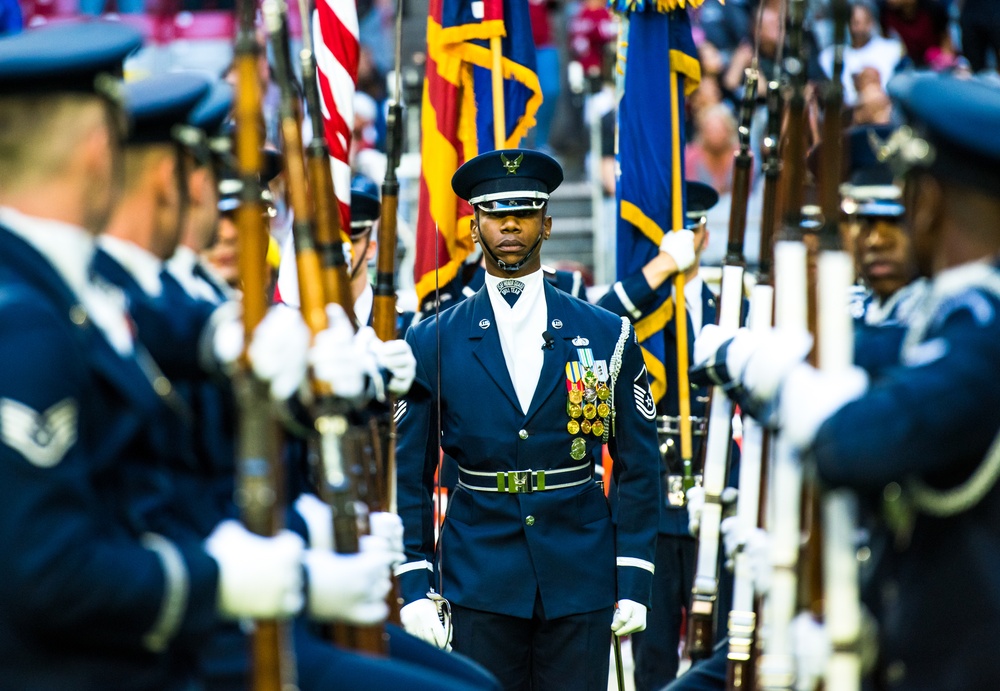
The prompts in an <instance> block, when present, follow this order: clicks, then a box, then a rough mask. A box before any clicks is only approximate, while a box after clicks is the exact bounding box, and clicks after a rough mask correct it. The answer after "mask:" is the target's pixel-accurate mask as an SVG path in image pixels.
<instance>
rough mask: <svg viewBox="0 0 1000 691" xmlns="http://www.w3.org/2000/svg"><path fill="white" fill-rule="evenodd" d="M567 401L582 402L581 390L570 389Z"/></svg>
mask: <svg viewBox="0 0 1000 691" xmlns="http://www.w3.org/2000/svg"><path fill="white" fill-rule="evenodd" d="M569 402H570V403H573V404H580V403H582V402H583V392H582V391H580V389H572V390H571V391H570V392H569Z"/></svg>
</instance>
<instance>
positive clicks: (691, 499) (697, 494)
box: [684, 486, 705, 537]
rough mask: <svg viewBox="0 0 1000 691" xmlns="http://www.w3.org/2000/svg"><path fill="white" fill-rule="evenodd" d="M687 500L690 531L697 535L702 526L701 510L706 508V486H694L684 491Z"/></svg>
mask: <svg viewBox="0 0 1000 691" xmlns="http://www.w3.org/2000/svg"><path fill="white" fill-rule="evenodd" d="M684 497H685V499H686V500H687V510H688V532H689V533H691V534H692V535H694V536H695V537H697V535H698V529H699V528H700V527H701V512H702V509H704V508H705V488H704V487H698V486H695V487H692V488H691V489H689V490H688V491H687V492H685V493H684Z"/></svg>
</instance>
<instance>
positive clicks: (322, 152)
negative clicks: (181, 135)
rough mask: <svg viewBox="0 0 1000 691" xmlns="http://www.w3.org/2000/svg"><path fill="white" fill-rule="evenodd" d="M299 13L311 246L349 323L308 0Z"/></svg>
mask: <svg viewBox="0 0 1000 691" xmlns="http://www.w3.org/2000/svg"><path fill="white" fill-rule="evenodd" d="M299 12H300V16H301V17H302V50H301V52H300V54H299V55H300V63H301V66H302V83H303V92H304V94H305V100H306V106H307V109H308V111H309V120H310V123H311V125H312V139H311V140H310V141H309V145H308V146H307V147H306V150H305V151H306V161H307V163H308V166H307V172H308V177H309V183H310V185H311V189H312V191H313V197H312V199H313V204H314V207H315V211H316V217H315V218H316V223H315V226H314V227H315V234H316V238H315V245H316V252H317V253H318V255H319V261H320V266H321V267H322V285H323V293H324V294H325V296H326V302H327V303H328V304H329V303H333V304H337V305H340V306H341V307H342V308H343V310H344V312H346V313H347V317H348V319H350V320H351V322H352V323H353V322H354V321H355V319H356V317H355V315H354V298H353V297H352V295H351V277H350V272H349V269H348V266H347V260H346V258H345V256H344V244H345V243H349V242H350V237H349V236H348V235H347V234H346V233H344V230H343V221H342V219H341V217H340V204H339V202H338V201H337V195H336V193H335V188H334V184H333V172H332V170H331V168H330V145H329V142H328V141H327V139H326V130H325V129H324V125H323V113H322V109H321V105H320V99H319V87H318V86H317V84H316V53H315V50H314V49H313V44H312V34H311V28H312V22H311V21H310V19H311V18H312V12H311V11H310V8H309V0H299Z"/></svg>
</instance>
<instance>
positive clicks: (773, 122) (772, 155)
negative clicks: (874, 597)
mask: <svg viewBox="0 0 1000 691" xmlns="http://www.w3.org/2000/svg"><path fill="white" fill-rule="evenodd" d="M776 71H780V66H778V65H776ZM779 76H780V75H779V74H776V75H775V76H774V77H773V78H772V80H771V81H769V82H768V85H767V113H768V121H767V133H766V135H765V137H764V142H763V146H762V147H761V148H762V151H761V153H762V158H763V160H762V164H761V168H762V170H763V172H764V191H763V195H762V197H763V199H762V210H761V225H760V246H759V252H758V258H759V259H758V261H759V265H760V267H759V271H758V274H757V282H756V283H755V284H754V287H753V288H752V290H751V292H750V319H749V323H748V327H749V328H750V330H751V331H766V330H768V329H770V328H771V326H772V323H773V318H774V286H773V284H772V278H771V267H772V265H773V262H774V258H773V250H774V246H773V238H774V224H775V219H776V216H775V202H776V196H777V186H778V181H779V176H780V174H781V158H780V156H779V155H778V143H779V137H780V129H781V93H780V90H779V86H778V77H779ZM769 450H770V435H769V434H768V432H767V430H766V429H765V428H764V426H763V425H761V424H760V423H759V422H757V420H755V419H754V418H753V417H751V416H750V415H747V414H744V415H743V445H742V447H741V451H740V477H739V488H740V493H739V498H738V500H737V504H736V519H737V521H738V522H739V526H740V528H739V529H740V531H741V535H744V536H745V535H749V533H750V530H751V529H752V528H754V527H755V526H760V527H762V528H766V521H765V517H764V513H765V511H764V509H765V507H766V502H767V492H766V488H767V479H768V476H769V473H768V471H767V468H768V463H767V459H768V456H769ZM733 567H734V568H733V609H732V611H731V612H730V614H729V653H728V666H727V671H726V688H727V689H729V690H730V691H733V690H736V689H739V690H741V691H742V690H743V689H753V688H756V666H755V663H756V660H757V656H758V654H759V648H760V646H759V641H760V631H761V619H762V618H761V617H760V616H759V615H760V607H759V602H758V598H756V597H755V593H754V589H753V585H754V584H753V579H752V573H751V564H750V562H749V556H748V555H747V554H746V552H745V551H744V550H743V548H742V546H741V547H740V548H739V549H738V550H737V552H736V554H735V555H734V556H733Z"/></svg>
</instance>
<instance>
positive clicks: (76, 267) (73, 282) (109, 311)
mask: <svg viewBox="0 0 1000 691" xmlns="http://www.w3.org/2000/svg"><path fill="white" fill-rule="evenodd" d="M0 223H2V224H3V225H4V226H6V227H7V228H8V229H9V230H11V232H13V233H14V234H15V235H17V236H18V237H20V238H22V239H23V240H24V241H25V242H27V243H28V244H29V245H31V246H32V247H34V248H35V249H36V250H37V251H38V252H39V253H40V254H41V255H42V256H43V257H44V258H45V259H46V260H47V261H48V262H49V263H50V264H51V265H52V267H53V268H54V269H55V270H56V272H57V273H58V274H59V275H60V276H61V277H62V279H63V280H64V281H65V282H66V285H68V286H69V288H70V290H71V291H73V294H74V296H75V297H76V299H77V300H79V301H80V302H81V303H82V304H83V306H84V308H85V309H86V310H87V313H88V314H89V315H90V317H91V318H92V319H93V321H94V323H95V324H97V327H98V328H99V329H100V330H101V332H103V334H104V336H105V338H106V339H107V341H108V343H110V344H111V346H112V347H113V348H114V349H115V350H116V351H118V353H119V354H121V355H130V354H131V353H132V348H133V342H132V332H131V329H130V326H129V323H128V321H127V320H126V318H125V298H124V296H123V295H122V294H121V292H120V291H118V290H117V289H116V288H114V287H112V286H110V285H107V284H104V283H102V284H100V285H97V284H95V283H94V282H93V281H91V280H90V264H91V260H92V259H93V256H94V247H95V245H94V237H93V236H92V235H91V234H90V233H88V232H87V231H86V230H84V229H83V228H81V227H80V226H75V225H72V224H69V223H63V222H62V221H54V220H52V219H46V218H38V217H37V216H28V215H25V214H22V213H21V212H20V211H17V210H16V209H12V208H10V207H6V206H2V207H0Z"/></svg>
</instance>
